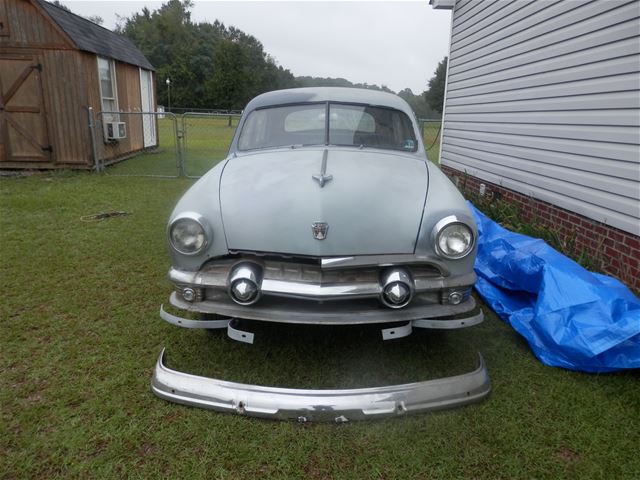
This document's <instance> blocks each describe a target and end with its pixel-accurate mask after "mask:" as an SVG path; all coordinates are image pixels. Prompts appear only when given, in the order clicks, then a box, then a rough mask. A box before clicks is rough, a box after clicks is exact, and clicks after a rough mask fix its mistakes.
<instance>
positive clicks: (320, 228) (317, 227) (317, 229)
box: [311, 222, 329, 240]
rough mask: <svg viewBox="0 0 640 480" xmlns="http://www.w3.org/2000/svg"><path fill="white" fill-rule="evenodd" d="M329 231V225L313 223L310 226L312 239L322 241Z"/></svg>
mask: <svg viewBox="0 0 640 480" xmlns="http://www.w3.org/2000/svg"><path fill="white" fill-rule="evenodd" d="M328 231H329V224H328V223H325V222H313V223H312V224H311V232H312V233H313V238H315V239H316V240H324V239H325V238H327V232H328Z"/></svg>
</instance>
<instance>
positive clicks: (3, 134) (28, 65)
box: [0, 55, 51, 162]
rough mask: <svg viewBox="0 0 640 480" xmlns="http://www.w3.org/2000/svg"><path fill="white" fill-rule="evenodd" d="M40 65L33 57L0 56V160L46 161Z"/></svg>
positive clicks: (49, 153)
mask: <svg viewBox="0 0 640 480" xmlns="http://www.w3.org/2000/svg"><path fill="white" fill-rule="evenodd" d="M41 70H42V67H41V65H40V64H39V63H38V61H37V59H36V58H34V57H24V56H10V55H0V162H49V161H51V146H50V145H49V136H48V132H47V122H46V117H45V111H44V105H43V102H42V83H41V78H40V77H41Z"/></svg>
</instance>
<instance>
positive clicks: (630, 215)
mask: <svg viewBox="0 0 640 480" xmlns="http://www.w3.org/2000/svg"><path fill="white" fill-rule="evenodd" d="M639 16H640V2H638V1H637V0H633V1H630V0H592V1H587V0H564V1H558V0H512V1H509V0H497V1H494V0H482V1H481V0H458V1H457V2H456V4H455V8H454V12H453V19H452V21H453V25H452V37H451V54H450V62H449V71H448V79H447V94H446V100H445V112H444V116H443V122H444V128H443V138H442V145H441V154H440V159H441V162H442V164H443V165H445V166H448V167H450V168H453V169H455V170H458V171H461V172H467V174H469V175H472V176H474V177H478V178H480V179H484V180H487V181H488V182H491V183H494V184H498V185H501V186H503V187H506V188H509V189H512V190H514V191H516V192H519V193H522V194H525V195H528V196H531V197H534V198H537V199H540V200H543V201H546V202H549V203H551V204H554V205H558V206H559V207H562V208H565V209H567V210H569V211H572V212H576V213H579V214H581V215H583V216H585V217H588V218H591V219H594V220H596V221H599V222H602V223H604V224H607V225H610V226H613V227H616V228H619V229H622V230H624V231H627V232H630V233H632V234H634V235H640V18H639Z"/></svg>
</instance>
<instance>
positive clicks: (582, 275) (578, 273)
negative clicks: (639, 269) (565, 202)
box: [469, 204, 640, 372]
mask: <svg viewBox="0 0 640 480" xmlns="http://www.w3.org/2000/svg"><path fill="white" fill-rule="evenodd" d="M469 205H470V207H471V209H472V211H473V213H474V215H475V218H476V222H477V223H478V233H479V235H478V237H479V238H478V256H477V259H476V264H475V270H476V273H477V274H478V283H477V284H476V289H477V290H478V293H479V294H480V296H481V297H482V298H483V299H484V301H485V302H486V303H487V304H488V305H489V306H490V307H491V308H492V309H493V310H494V311H495V312H496V313H497V314H498V315H499V316H500V318H502V319H503V320H504V321H506V322H507V323H509V324H510V325H511V326H512V327H513V328H514V329H515V330H516V331H517V332H518V333H520V335H522V336H523V337H525V338H526V339H527V341H528V342H529V345H530V346H531V349H532V350H533V353H534V354H535V355H536V357H538V359H540V361H541V362H542V363H544V364H546V365H551V366H554V367H562V368H567V369H570V370H581V371H585V372H612V371H616V370H622V369H628V368H640V299H638V298H637V297H636V296H634V295H633V294H632V293H631V292H630V291H629V289H628V288H627V287H625V286H624V285H623V284H622V283H620V282H619V281H618V280H616V279H614V278H611V277H607V276H606V275H600V274H598V273H593V272H589V271H588V270H586V269H584V268H583V267H581V266H580V265H578V264H577V263H576V262H574V261H573V260H570V259H569V258H567V257H565V256H564V255H562V254H560V253H559V252H557V251H556V250H554V249H553V248H551V247H550V246H549V245H547V244H546V243H545V242H544V241H543V240H540V239H535V238H531V237H527V236H526V235H521V234H518V233H513V232H510V231H509V230H507V229H505V228H503V227H502V226H500V225H498V224H497V223H495V222H494V221H492V220H491V219H489V218H488V217H486V216H485V215H483V214H482V213H480V212H479V211H478V210H477V209H476V208H474V207H473V205H471V204H469Z"/></svg>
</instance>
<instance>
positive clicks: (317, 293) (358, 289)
mask: <svg viewBox="0 0 640 480" xmlns="http://www.w3.org/2000/svg"><path fill="white" fill-rule="evenodd" d="M380 291H381V290H380V284H378V283H353V284H347V283H344V284H337V285H321V284H317V283H315V284H314V283H302V282H290V281H286V280H271V279H264V280H263V281H262V293H263V294H270V295H278V296H284V297H292V298H320V299H323V300H330V299H340V298H345V297H349V298H357V297H372V296H377V295H379V294H380Z"/></svg>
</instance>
